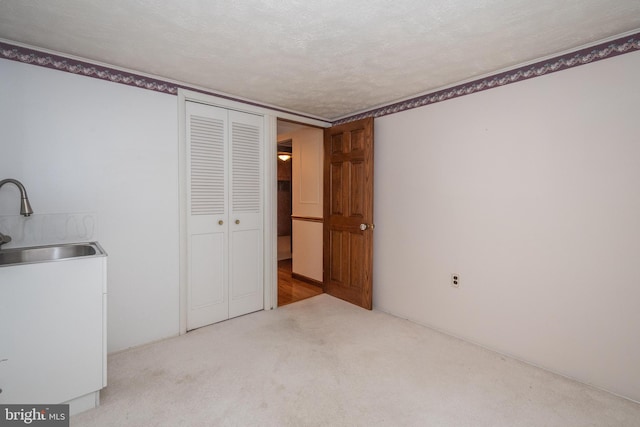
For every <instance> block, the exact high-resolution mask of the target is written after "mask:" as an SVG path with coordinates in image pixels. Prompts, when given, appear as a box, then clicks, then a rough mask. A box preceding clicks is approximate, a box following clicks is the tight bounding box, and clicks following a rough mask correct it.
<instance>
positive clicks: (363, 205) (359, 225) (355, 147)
mask: <svg viewBox="0 0 640 427" xmlns="http://www.w3.org/2000/svg"><path fill="white" fill-rule="evenodd" d="M372 273H373V118H368V119H363V120H358V121H356V122H351V123H346V124H343V125H338V126H334V127H332V128H328V129H325V131H324V290H325V292H326V293H328V294H329V295H333V296H335V297H337V298H340V299H343V300H345V301H349V302H351V303H353V304H356V305H359V306H360V307H363V308H366V309H369V310H371V307H372Z"/></svg>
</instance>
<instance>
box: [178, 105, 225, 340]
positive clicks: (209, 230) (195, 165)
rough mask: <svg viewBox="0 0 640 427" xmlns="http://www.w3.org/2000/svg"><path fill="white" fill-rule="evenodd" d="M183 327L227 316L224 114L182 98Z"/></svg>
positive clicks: (212, 321) (202, 323)
mask: <svg viewBox="0 0 640 427" xmlns="http://www.w3.org/2000/svg"><path fill="white" fill-rule="evenodd" d="M186 113H187V117H186V119H187V120H186V124H187V215H188V221H187V223H188V224H187V250H188V257H187V259H188V261H187V264H188V265H187V280H188V292H187V294H188V295H187V309H188V314H187V329H189V330H190V329H194V328H198V327H201V326H205V325H209V324H211V323H215V322H219V321H221V320H225V319H227V318H228V317H229V297H228V285H227V282H228V262H229V258H228V249H227V248H228V240H229V239H228V232H229V228H228V227H229V225H228V209H229V206H228V165H227V163H228V162H227V157H228V142H227V141H228V118H227V111H226V110H225V109H222V108H216V107H211V106H207V105H201V104H196V103H192V102H187V104H186Z"/></svg>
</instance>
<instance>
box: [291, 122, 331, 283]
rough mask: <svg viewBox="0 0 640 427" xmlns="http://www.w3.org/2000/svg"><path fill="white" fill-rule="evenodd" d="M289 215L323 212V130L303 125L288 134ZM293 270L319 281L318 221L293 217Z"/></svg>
mask: <svg viewBox="0 0 640 427" xmlns="http://www.w3.org/2000/svg"><path fill="white" fill-rule="evenodd" d="M290 138H291V139H292V143H293V150H292V151H293V152H292V155H293V157H292V159H291V160H292V161H293V165H292V176H293V178H292V183H291V191H292V199H293V200H292V215H293V216H300V217H308V218H322V216H323V211H322V209H323V201H324V198H323V197H324V196H323V192H322V189H323V167H324V166H323V159H324V151H323V131H322V129H317V128H312V127H309V128H305V129H302V130H299V131H297V132H294V133H292V134H291V135H290ZM292 228H293V230H292V231H293V234H292V238H293V256H292V260H293V272H294V273H296V274H300V275H302V276H305V277H308V278H310V279H314V280H317V281H319V282H322V223H321V222H310V221H305V220H297V219H294V220H293V224H292Z"/></svg>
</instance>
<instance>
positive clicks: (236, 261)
mask: <svg viewBox="0 0 640 427" xmlns="http://www.w3.org/2000/svg"><path fill="white" fill-rule="evenodd" d="M229 132H230V143H231V153H230V154H231V156H230V165H231V173H230V178H231V185H230V206H231V209H230V217H229V219H230V224H229V230H230V236H229V253H230V264H229V317H235V316H240V315H243V314H246V313H251V312H253V311H257V310H261V309H262V308H263V307H264V283H263V273H262V270H263V269H262V267H263V266H262V238H263V232H262V206H263V202H262V194H263V190H262V149H263V147H262V140H263V136H262V133H263V117H261V116H256V115H253V114H246V113H240V112H237V111H229Z"/></svg>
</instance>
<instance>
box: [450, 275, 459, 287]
mask: <svg viewBox="0 0 640 427" xmlns="http://www.w3.org/2000/svg"><path fill="white" fill-rule="evenodd" d="M451 286H453V287H454V288H459V287H460V275H459V274H457V273H451Z"/></svg>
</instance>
